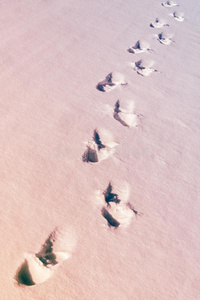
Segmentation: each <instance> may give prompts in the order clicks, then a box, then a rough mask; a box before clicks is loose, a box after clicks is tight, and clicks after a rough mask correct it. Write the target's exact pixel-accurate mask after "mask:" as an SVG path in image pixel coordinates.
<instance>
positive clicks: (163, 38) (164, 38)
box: [157, 32, 174, 45]
mask: <svg viewBox="0 0 200 300" xmlns="http://www.w3.org/2000/svg"><path fill="white" fill-rule="evenodd" d="M172 36H173V35H172V34H169V33H165V32H161V33H159V34H158V38H157V39H158V41H159V42H160V43H161V44H163V45H170V44H171V43H173V42H174V40H172Z"/></svg>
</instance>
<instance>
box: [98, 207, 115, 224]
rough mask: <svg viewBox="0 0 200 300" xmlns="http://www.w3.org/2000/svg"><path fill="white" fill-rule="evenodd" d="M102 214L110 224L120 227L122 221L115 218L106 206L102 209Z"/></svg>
mask: <svg viewBox="0 0 200 300" xmlns="http://www.w3.org/2000/svg"><path fill="white" fill-rule="evenodd" d="M101 213H102V216H103V217H104V218H105V219H106V220H107V222H108V226H112V227H116V228H117V227H119V225H120V223H119V222H118V221H117V220H115V219H114V218H113V217H112V215H111V214H110V213H109V212H108V211H107V209H106V208H105V207H103V208H102V210H101Z"/></svg>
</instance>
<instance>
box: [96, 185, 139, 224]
mask: <svg viewBox="0 0 200 300" xmlns="http://www.w3.org/2000/svg"><path fill="white" fill-rule="evenodd" d="M113 189H114V191H113ZM129 195H130V187H129V184H128V183H127V182H126V181H121V182H119V183H118V185H116V186H115V187H113V185H112V183H111V182H109V184H108V187H107V188H106V190H105V191H104V192H103V197H104V201H105V203H106V205H104V206H103V207H102V209H101V213H102V216H103V217H104V218H105V219H106V220H107V222H108V226H109V227H119V226H123V227H127V226H128V225H130V223H131V221H132V218H133V216H134V214H133V213H135V214H138V212H137V211H136V210H134V209H133V208H132V206H131V207H130V204H129V202H128V199H129Z"/></svg>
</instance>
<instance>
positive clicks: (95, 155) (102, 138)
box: [82, 129, 118, 163]
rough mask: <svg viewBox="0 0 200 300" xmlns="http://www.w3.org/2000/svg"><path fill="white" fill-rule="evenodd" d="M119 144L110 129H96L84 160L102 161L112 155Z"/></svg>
mask: <svg viewBox="0 0 200 300" xmlns="http://www.w3.org/2000/svg"><path fill="white" fill-rule="evenodd" d="M117 145H118V143H117V142H116V141H115V138H114V136H113V135H112V134H111V133H110V132H109V131H107V130H105V129H101V130H97V129H95V130H94V134H93V140H92V141H90V142H88V144H87V149H86V151H85V152H84V154H83V157H82V159H83V161H84V162H92V163H96V162H100V161H102V160H104V159H106V158H108V157H110V156H112V155H113V154H114V152H115V148H116V146H117Z"/></svg>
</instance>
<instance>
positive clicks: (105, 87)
mask: <svg viewBox="0 0 200 300" xmlns="http://www.w3.org/2000/svg"><path fill="white" fill-rule="evenodd" d="M127 84H128V83H127V82H126V81H125V78H124V75H123V74H121V73H118V72H112V73H110V74H108V75H107V76H106V78H105V79H104V80H102V81H100V82H99V83H98V84H97V86H96V88H97V89H98V90H99V91H101V92H110V91H112V90H113V89H115V88H116V87H118V86H126V85H127Z"/></svg>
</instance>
